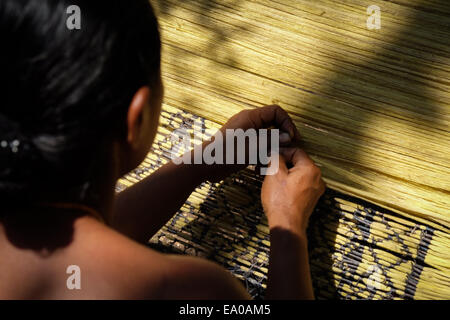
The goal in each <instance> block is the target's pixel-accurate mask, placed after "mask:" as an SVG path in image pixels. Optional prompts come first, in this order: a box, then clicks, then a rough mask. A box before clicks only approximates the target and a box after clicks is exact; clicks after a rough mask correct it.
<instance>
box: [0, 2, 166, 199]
mask: <svg viewBox="0 0 450 320" xmlns="http://www.w3.org/2000/svg"><path fill="white" fill-rule="evenodd" d="M71 5H76V6H78V7H79V8H80V10H81V17H80V18H81V28H80V29H79V30H78V29H74V30H70V28H68V26H67V19H70V18H71V14H72V13H68V11H67V9H68V8H69V7H70V6H71ZM0 39H1V41H2V49H1V51H0V52H1V53H0V79H1V80H0V81H1V83H0V200H1V201H2V202H6V204H13V203H14V202H17V201H20V203H29V202H32V201H42V200H50V199H49V198H51V196H52V195H56V194H62V193H63V190H72V192H73V193H74V194H75V195H76V196H79V197H80V198H83V197H84V195H83V191H86V188H87V187H88V186H89V183H91V179H92V177H93V176H94V175H95V171H96V170H98V169H99V168H101V167H102V166H105V164H104V163H102V161H104V160H105V159H104V158H105V157H106V155H107V150H108V148H109V147H110V143H111V141H113V140H115V139H125V135H126V114H127V109H128V106H129V104H130V102H131V100H132V98H133V95H134V93H135V92H136V91H137V90H138V89H139V88H140V87H141V86H144V85H149V86H152V85H154V84H155V83H157V80H158V79H159V69H160V38H159V32H158V26H157V21H156V18H155V16H154V14H153V11H152V9H151V6H150V4H149V2H148V0H70V1H69V0H1V1H0ZM76 196H75V197H76Z"/></svg>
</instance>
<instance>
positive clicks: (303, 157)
mask: <svg viewBox="0 0 450 320" xmlns="http://www.w3.org/2000/svg"><path fill="white" fill-rule="evenodd" d="M288 164H292V165H293V167H291V168H290V169H288V166H287V165H288ZM324 191H325V182H324V181H323V180H322V177H321V172H320V169H319V168H318V167H317V166H316V165H315V164H314V162H313V161H312V160H311V159H310V158H309V157H308V155H307V154H306V153H305V152H304V151H303V150H301V149H299V148H289V149H281V154H280V156H279V170H278V173H276V174H275V175H272V176H266V178H265V180H264V183H263V187H262V190H261V200H262V204H263V208H264V212H265V213H266V215H267V219H268V222H269V227H270V229H271V230H272V229H275V228H281V229H284V230H287V231H291V232H293V233H294V234H296V235H298V236H299V237H301V238H305V237H306V228H307V226H308V220H309V217H310V216H311V213H312V212H313V210H314V207H315V206H316V204H317V201H318V200H319V198H320V197H321V196H322V194H323V193H324Z"/></svg>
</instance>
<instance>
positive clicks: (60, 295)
mask: <svg viewBox="0 0 450 320" xmlns="http://www.w3.org/2000/svg"><path fill="white" fill-rule="evenodd" d="M74 3H75V4H76V5H78V6H79V8H80V9H81V17H80V18H81V29H79V30H77V29H74V30H70V29H69V28H68V27H67V24H66V20H67V18H68V15H67V8H68V7H69V6H71V5H72V4H74ZM0 19H1V20H0V21H1V22H0V23H1V26H0V33H1V39H2V40H3V49H2V56H1V59H0V61H1V62H0V63H1V71H2V72H1V79H2V80H1V81H2V85H1V94H2V103H1V107H0V198H1V201H2V204H3V207H2V210H1V216H0V217H1V218H0V259H1V261H2V263H1V264H0V298H1V299H97V298H98V299H177V298H186V299H192V298H199V299H202V298H209V299H211V298H212V299H219V298H222V299H228V298H229V299H241V298H242V299H246V298H249V295H248V293H247V292H246V291H245V290H244V288H243V287H242V286H241V285H240V283H239V282H238V281H237V280H236V279H235V278H234V277H233V276H232V275H231V274H230V273H228V272H227V271H226V270H224V269H222V268H221V267H220V266H218V265H216V264H214V263H212V262H209V261H206V260H203V259H198V258H194V257H185V256H172V255H163V254H161V253H158V252H155V251H153V250H150V249H149V248H147V247H145V245H144V244H145V242H147V241H148V239H149V238H150V237H151V236H152V235H153V234H154V233H155V232H156V231H157V230H159V229H160V228H161V227H162V226H163V225H164V224H165V223H166V222H167V221H168V220H169V219H170V218H171V216H172V215H173V214H174V213H175V212H176V211H177V209H179V207H180V206H181V205H182V204H183V203H184V201H185V200H186V198H187V197H188V195H189V194H190V193H191V192H192V191H193V190H194V188H195V187H196V186H197V185H199V184H200V183H201V182H203V181H205V180H207V179H208V180H215V181H216V180H220V179H223V178H225V177H226V176H227V175H229V174H230V173H232V172H235V171H237V170H240V169H242V166H228V165H213V166H208V165H187V164H182V165H175V164H174V163H169V164H167V165H165V166H163V167H162V168H161V169H159V170H158V171H156V172H155V173H154V174H153V175H151V176H150V177H148V178H147V179H144V180H143V181H141V182H140V183H138V184H136V185H134V186H133V187H130V188H129V189H127V190H126V191H124V192H122V193H120V195H118V196H116V195H115V192H114V186H115V182H116V180H117V179H118V178H119V177H121V176H122V175H123V174H125V173H127V172H129V171H130V170H132V169H133V168H135V167H136V166H137V165H138V164H139V163H140V162H142V161H143V159H144V158H145V156H146V154H147V152H148V150H149V148H150V146H151V144H152V141H153V139H154V137H155V133H156V130H157V126H158V119H159V114H160V110H161V103H162V98H163V84H162V81H161V72H160V48H161V44H160V36H159V31H158V24H157V20H156V18H155V16H154V14H153V11H152V8H151V6H150V5H149V3H148V1H147V0H96V1H90V0H80V1H66V0H60V1H52V0H2V1H1V2H0ZM270 126H275V127H277V128H279V129H281V130H283V131H285V132H287V133H288V134H289V140H298V139H299V134H298V132H297V130H296V128H295V126H294V124H293V123H292V121H291V119H290V118H289V116H288V115H287V113H286V112H284V111H283V110H282V109H281V108H280V107H278V106H267V107H263V108H258V109H255V110H251V111H243V112H241V113H239V114H237V115H235V116H234V117H232V118H231V119H230V120H229V121H228V122H227V124H225V125H224V127H223V128H222V130H225V129H238V128H241V129H249V128H255V129H259V128H267V127H270ZM208 143H209V142H206V143H205V145H206V144H208ZM279 157H280V158H279V162H280V168H279V171H278V173H277V174H276V175H273V176H267V177H266V179H265V181H264V184H263V188H262V203H263V207H264V210H265V212H266V214H267V216H268V221H269V227H270V230H271V253H270V266H269V280H268V288H267V297H269V298H313V292H312V286H311V278H310V272H309V266H308V255H307V239H306V226H307V222H308V218H309V216H310V214H311V212H312V210H313V208H314V206H315V204H316V202H317V200H318V198H319V197H320V195H321V194H322V193H323V191H324V188H325V186H324V183H323V181H322V179H321V177H320V171H319V169H318V168H317V167H316V166H315V165H314V163H313V162H312V161H311V160H310V159H309V158H308V156H307V155H306V154H305V153H304V152H303V151H301V150H300V149H296V148H285V149H283V151H282V155H280V156H279ZM291 165H292V167H291V168H290V169H288V167H287V166H291ZM71 266H76V269H73V268H72V267H71ZM67 270H78V271H79V274H78V276H79V281H80V283H79V284H78V285H75V286H70V285H69V283H68V278H69V275H68V274H67V272H66V271H67Z"/></svg>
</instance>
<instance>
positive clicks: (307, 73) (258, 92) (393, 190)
mask: <svg viewBox="0 0 450 320" xmlns="http://www.w3.org/2000/svg"><path fill="white" fill-rule="evenodd" d="M151 3H152V4H153V6H154V8H155V10H156V12H157V15H158V18H159V22H160V27H161V32H162V40H163V55H162V59H163V65H162V73H163V80H164V84H165V103H164V112H163V115H162V121H161V126H160V128H159V134H158V143H156V144H155V145H154V147H153V149H152V152H151V153H150V154H149V156H148V158H147V160H146V161H145V162H144V163H143V164H142V165H141V166H140V167H139V168H138V169H137V170H135V172H133V173H131V174H130V175H127V176H126V177H125V178H124V179H122V180H121V181H120V182H119V184H118V187H117V188H118V191H120V190H122V189H123V188H125V187H126V186H129V185H130V184H132V183H135V182H137V181H138V180H140V179H142V178H143V177H145V176H146V175H148V174H149V173H150V172H152V171H153V170H155V169H156V168H157V167H158V166H160V165H161V164H162V163H164V162H165V161H167V160H168V159H169V157H170V154H171V152H173V147H174V146H173V145H172V144H171V143H170V138H169V137H170V133H171V132H172V131H173V130H174V129H177V128H179V127H185V128H187V129H189V130H192V129H193V126H194V125H195V120H198V121H200V123H201V126H202V128H203V129H204V130H205V133H204V136H201V137H197V139H198V142H199V140H200V139H201V138H205V137H207V136H208V135H209V134H211V132H212V131H213V128H217V127H219V126H220V125H221V124H223V123H224V122H225V121H226V120H227V119H228V118H229V117H230V116H231V115H233V114H234V113H236V112H238V111H240V110H242V109H245V108H255V107H259V106H261V105H265V104H272V103H276V104H279V105H281V106H282V107H283V108H285V109H286V110H287V111H288V112H289V114H290V115H291V116H292V118H293V119H294V121H295V123H296V125H297V127H298V128H299V130H300V132H301V134H302V138H303V143H304V147H305V149H306V150H307V152H308V153H309V154H310V155H311V156H312V157H313V159H314V161H315V162H316V163H317V164H318V165H320V166H321V169H322V172H323V175H324V178H325V180H326V182H327V185H328V186H329V187H330V190H328V191H327V193H326V195H325V196H324V197H323V199H322V200H321V201H320V203H319V205H318V206H317V208H316V212H315V213H314V215H313V217H312V221H311V225H310V228H309V239H310V243H309V245H310V258H311V265H312V274H313V281H314V288H315V292H316V295H317V297H319V298H351V299H361V298H373V299H380V298H382V299H410V298H415V299H442V298H447V299H448V298H450V234H449V228H450V209H449V208H450V1H448V0H422V1H421V0H396V1H379V0H376V1H375V0H369V1H363V0H337V1H334V0H314V1H312V0H220V1H219V0H186V1H176V0H151ZM370 5H378V6H379V7H380V9H381V29H379V30H368V29H367V27H366V20H367V18H368V14H367V12H366V9H367V7H368V6H370ZM260 185H261V178H260V177H257V176H256V175H255V174H254V173H253V172H252V171H251V170H246V171H243V172H242V173H240V174H238V175H235V176H233V177H231V178H229V179H227V180H225V181H224V182H223V183H220V184H210V183H205V184H203V185H202V186H200V187H199V188H198V189H197V190H196V191H195V192H194V193H193V194H192V195H191V197H190V198H189V200H188V201H187V202H186V204H185V205H184V206H183V208H182V209H181V210H180V211H179V212H178V213H177V214H176V215H175V217H174V218H173V219H172V220H171V221H170V222H169V223H168V224H167V225H166V226H165V227H164V228H163V229H162V230H161V231H160V232H159V233H158V234H157V235H155V237H153V238H152V239H151V244H152V246H156V247H158V248H159V249H161V250H167V251H171V252H179V253H185V254H191V255H199V256H205V257H208V258H210V259H212V260H215V261H217V262H219V263H221V264H222V265H224V266H225V267H226V268H228V269H229V270H230V271H231V272H233V273H234V274H235V275H236V276H237V277H239V278H240V279H242V281H244V283H245V284H246V286H247V287H248V289H249V291H250V292H251V293H252V295H253V296H255V297H257V298H259V297H263V296H264V288H265V284H266V275H267V262H268V248H269V241H268V240H269V238H268V230H267V222H266V220H265V218H264V215H263V213H262V210H261V207H260V198H259V192H260Z"/></svg>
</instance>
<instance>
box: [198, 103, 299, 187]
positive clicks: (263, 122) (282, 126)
mask: <svg viewBox="0 0 450 320" xmlns="http://www.w3.org/2000/svg"><path fill="white" fill-rule="evenodd" d="M270 128H272V129H279V130H280V132H279V133H280V137H279V138H280V141H279V142H280V145H281V146H286V145H289V144H291V143H294V142H299V141H300V133H299V132H298V130H297V128H296V127H295V125H294V122H293V121H292V119H291V117H289V115H288V113H287V112H286V111H285V110H283V109H282V108H281V107H280V106H277V105H270V106H264V107H261V108H256V109H251V110H243V111H241V112H239V113H237V114H235V115H234V116H233V117H231V118H230V119H229V120H228V121H227V123H225V125H224V126H223V127H222V128H221V129H220V130H219V131H220V132H221V134H222V136H223V138H224V139H223V144H224V146H223V148H224V150H226V148H225V145H226V131H227V130H230V129H231V130H237V129H242V130H244V131H246V130H248V129H255V130H256V132H258V130H259V129H270ZM267 138H268V140H269V142H270V130H269V135H268V136H267ZM211 143H215V140H214V139H213V140H212V141H207V142H205V143H204V144H203V146H202V148H205V147H206V146H207V145H209V144H211ZM245 144H246V145H245V152H246V156H245V164H237V161H236V159H235V161H234V163H235V164H223V165H221V164H219V165H217V164H214V165H209V168H208V169H207V170H206V172H207V179H208V180H210V181H220V180H222V179H224V178H226V177H227V176H229V175H230V174H232V173H235V172H237V171H239V170H242V169H244V168H245V167H246V166H247V165H249V164H250V163H249V153H250V152H258V150H257V149H258V146H259V143H258V144H256V145H252V146H249V143H248V139H246V141H245ZM240 147H241V146H235V152H234V155H235V156H236V153H237V152H236V149H237V148H240ZM267 148H268V149H270V144H268V146H267ZM227 151H228V152H229V150H227ZM264 151H265V152H266V153H265V154H267V151H268V150H264ZM224 158H226V154H224ZM224 163H226V162H225V159H224Z"/></svg>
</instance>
